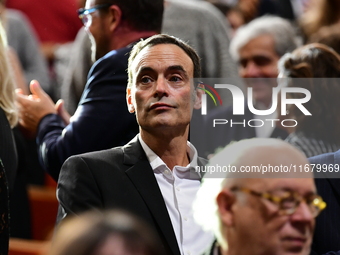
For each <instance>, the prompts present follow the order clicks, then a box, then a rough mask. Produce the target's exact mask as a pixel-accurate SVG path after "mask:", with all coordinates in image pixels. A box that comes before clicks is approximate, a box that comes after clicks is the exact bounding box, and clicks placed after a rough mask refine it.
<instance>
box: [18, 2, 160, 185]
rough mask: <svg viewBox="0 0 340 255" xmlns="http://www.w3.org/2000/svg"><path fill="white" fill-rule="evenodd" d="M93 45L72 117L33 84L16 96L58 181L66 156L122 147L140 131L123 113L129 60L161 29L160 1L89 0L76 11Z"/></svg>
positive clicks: (23, 118)
mask: <svg viewBox="0 0 340 255" xmlns="http://www.w3.org/2000/svg"><path fill="white" fill-rule="evenodd" d="M78 14H79V17H80V19H81V20H82V22H83V24H84V26H85V30H86V31H87V32H88V34H89V36H90V38H91V42H92V53H93V54H92V56H93V57H94V58H95V59H96V60H97V62H96V63H95V64H94V65H93V66H92V68H91V70H90V72H89V75H88V80H87V84H86V86H85V89H84V92H83V95H82V97H81V99H80V102H79V104H78V107H77V110H76V112H75V114H74V115H73V117H72V118H70V116H69V115H68V114H67V113H66V111H65V110H64V109H63V102H62V101H58V102H57V104H56V105H55V104H54V103H53V102H52V100H51V99H50V98H49V97H48V95H47V94H46V93H45V92H44V91H43V90H42V89H41V87H40V85H39V83H38V82H37V81H33V82H32V83H31V86H30V88H31V92H32V95H30V96H26V95H23V93H22V92H20V91H19V92H18V102H19V108H20V124H21V126H22V127H23V128H25V129H26V130H27V131H28V133H30V134H33V135H35V134H36V135H37V144H38V146H39V157H40V162H41V164H42V165H43V166H44V168H45V170H46V171H47V172H48V173H49V174H50V175H51V176H52V177H53V178H54V179H55V180H58V176H59V172H60V168H61V166H62V164H63V162H64V161H65V160H66V159H67V158H68V157H70V156H72V155H76V154H80V153H84V152H90V151H96V150H103V149H108V148H112V147H114V146H119V145H124V144H126V143H127V142H128V141H130V140H131V139H132V138H133V137H134V136H135V135H136V134H137V133H138V125H137V122H136V118H135V116H133V115H132V114H130V113H129V112H128V111H127V109H126V99H125V92H126V84H127V80H128V77H127V72H126V70H127V62H128V56H129V52H130V50H131V48H132V46H133V45H134V44H135V43H136V42H137V41H139V40H140V39H141V38H147V37H150V36H152V35H154V34H157V33H159V32H160V30H161V25H162V15H163V0H152V1H150V0H87V1H86V5H85V9H80V10H79V11H78Z"/></svg>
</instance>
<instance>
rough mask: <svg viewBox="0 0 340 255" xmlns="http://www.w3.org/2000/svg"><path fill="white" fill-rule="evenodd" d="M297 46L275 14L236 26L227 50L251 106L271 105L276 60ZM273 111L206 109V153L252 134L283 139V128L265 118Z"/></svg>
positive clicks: (288, 26)
mask: <svg viewBox="0 0 340 255" xmlns="http://www.w3.org/2000/svg"><path fill="white" fill-rule="evenodd" d="M297 46H298V39H297V37H296V35H295V31H294V28H293V26H292V25H291V24H290V23H289V21H287V20H285V19H283V18H280V17H275V16H263V17H260V18H257V19H255V20H253V21H251V22H250V23H248V24H247V25H245V26H243V27H241V28H239V29H238V30H237V32H236V34H235V36H234V38H233V40H232V41H231V44H230V53H231V55H232V57H233V59H234V60H235V61H236V62H237V63H238V66H239V75H240V76H241V77H242V78H244V81H245V84H246V86H247V87H248V88H252V103H253V106H254V108H255V109H258V110H266V109H269V108H271V105H272V94H273V92H272V89H273V87H276V86H277V81H276V78H277V76H278V70H277V63H278V60H279V59H280V57H281V56H282V55H283V54H285V53H286V52H290V51H292V50H294V49H295V48H296V47H297ZM278 117H279V116H278V114H277V112H276V111H274V112H273V113H272V114H270V115H264V116H263V115H254V114H253V113H251V112H250V110H249V109H248V106H246V107H245V113H244V115H241V116H240V115H238V116H233V107H228V108H218V109H217V110H215V111H214V112H211V113H209V116H208V119H207V125H206V128H207V129H208V130H207V131H206V133H210V134H214V135H213V136H212V137H208V139H207V143H206V146H207V147H206V148H205V150H206V152H207V153H206V154H209V153H214V151H215V149H216V148H217V147H220V146H222V147H223V146H225V145H227V144H229V143H230V142H231V141H238V140H241V139H245V138H252V137H274V138H281V139H284V138H285V137H286V136H287V132H286V131H284V130H283V129H282V128H280V127H276V126H275V125H273V124H272V122H268V121H265V119H279V118H278ZM214 119H226V120H230V119H233V121H234V122H237V123H242V122H243V121H244V120H245V122H248V121H249V120H251V119H258V120H259V121H260V122H261V121H262V122H263V123H264V125H262V126H260V127H254V126H255V125H254V126H249V125H248V126H243V125H232V126H230V125H216V126H215V127H213V120H214Z"/></svg>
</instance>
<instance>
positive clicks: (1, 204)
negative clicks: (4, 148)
mask: <svg viewBox="0 0 340 255" xmlns="http://www.w3.org/2000/svg"><path fill="white" fill-rule="evenodd" d="M0 160H1V159H0ZM8 202H9V200H8V185H7V179H6V174H5V170H4V168H3V165H2V162H0V215H1V220H0V255H7V254H8V241H9V208H8V207H9V206H8Z"/></svg>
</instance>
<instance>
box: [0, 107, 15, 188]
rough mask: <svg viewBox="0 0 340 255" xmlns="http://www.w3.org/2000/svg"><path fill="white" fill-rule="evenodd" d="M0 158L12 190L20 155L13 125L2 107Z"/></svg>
mask: <svg viewBox="0 0 340 255" xmlns="http://www.w3.org/2000/svg"><path fill="white" fill-rule="evenodd" d="M0 159H1V160H2V163H3V165H4V167H5V171H6V176H7V181H8V185H9V188H10V191H12V190H13V186H14V181H15V178H16V173H17V168H18V155H17V150H16V145H15V142H14V137H13V133H12V129H11V126H10V125H9V123H8V120H7V117H6V114H5V112H4V111H3V109H2V108H1V107H0Z"/></svg>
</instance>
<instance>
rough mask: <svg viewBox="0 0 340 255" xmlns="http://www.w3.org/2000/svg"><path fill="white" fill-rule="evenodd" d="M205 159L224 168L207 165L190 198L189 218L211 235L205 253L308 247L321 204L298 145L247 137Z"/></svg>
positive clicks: (276, 253) (304, 254)
mask: <svg viewBox="0 0 340 255" xmlns="http://www.w3.org/2000/svg"><path fill="white" fill-rule="evenodd" d="M209 165H210V166H215V167H217V166H219V167H221V168H223V167H224V169H230V171H225V172H224V173H223V174H221V172H219V173H217V171H216V172H214V173H212V171H210V172H208V171H207V173H206V174H205V176H204V180H203V185H202V187H201V189H200V190H199V192H198V194H197V198H196V201H195V203H194V217H195V219H196V220H197V221H198V222H199V223H201V224H202V225H203V226H204V227H205V229H206V230H208V229H210V230H211V229H213V231H214V233H215V236H216V238H217V241H215V243H214V244H213V246H212V247H211V248H210V249H209V251H207V253H206V254H211V255H213V254H221V255H226V254H228V255H238V254H253V255H284V254H285V255H288V254H296V255H297V254H299V255H308V254H309V253H310V246H311V242H312V238H313V231H314V225H315V217H316V216H317V215H319V213H320V212H321V211H322V210H323V209H324V208H325V207H326V204H325V202H324V201H323V200H322V198H321V197H320V196H318V195H317V193H316V188H315V185H314V181H313V173H311V171H307V170H306V169H307V168H308V167H309V164H308V161H307V159H306V157H305V156H304V155H303V154H302V153H301V152H300V151H298V150H297V149H296V148H294V147H293V146H291V145H289V144H287V143H285V142H283V141H281V140H279V139H273V138H253V139H247V140H243V141H239V142H236V143H233V144H231V145H229V146H227V147H226V148H225V149H224V150H223V151H221V152H220V153H219V154H217V155H216V156H215V157H214V158H212V160H211V162H210V164H209ZM300 166H302V167H303V171H300V168H299V167H300ZM296 167H297V168H296ZM207 169H209V168H207ZM256 169H257V170H256ZM234 170H235V171H234ZM216 177H219V178H216ZM208 210H209V211H208ZM207 219H212V221H210V222H209V221H207Z"/></svg>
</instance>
